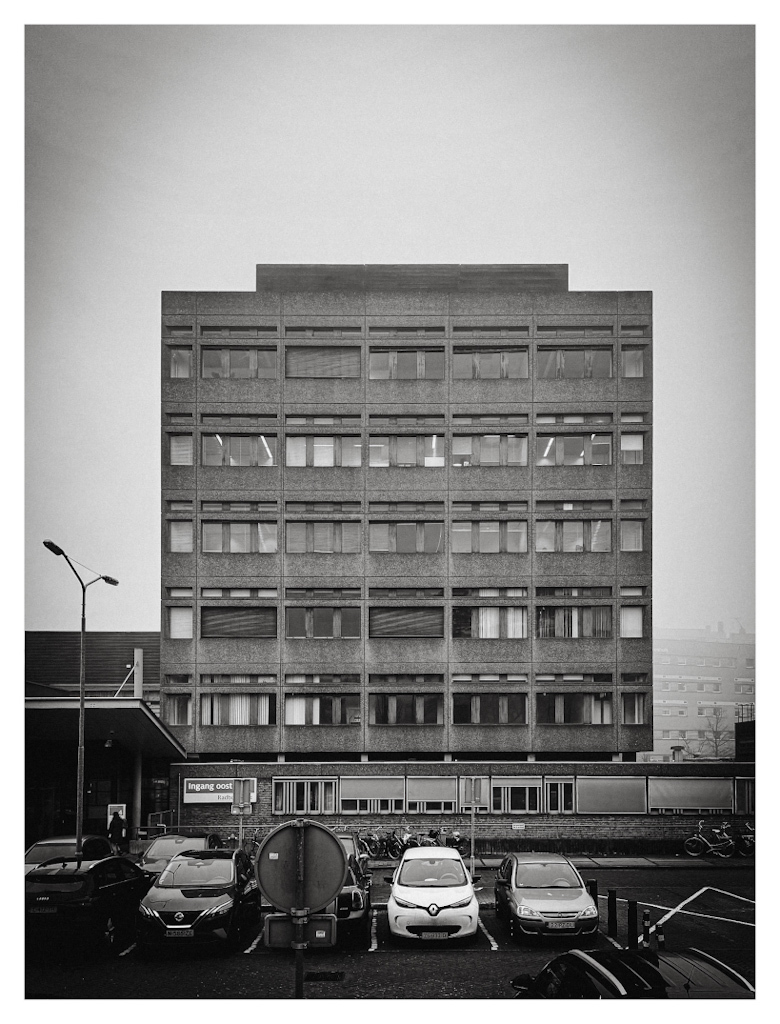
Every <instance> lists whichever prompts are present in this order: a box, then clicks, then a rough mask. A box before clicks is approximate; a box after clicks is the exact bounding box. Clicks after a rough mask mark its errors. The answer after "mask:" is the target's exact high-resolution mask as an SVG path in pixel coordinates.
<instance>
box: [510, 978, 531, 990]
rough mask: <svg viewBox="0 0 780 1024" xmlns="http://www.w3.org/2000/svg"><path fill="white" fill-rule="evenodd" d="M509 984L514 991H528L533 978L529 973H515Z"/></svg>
mask: <svg viewBox="0 0 780 1024" xmlns="http://www.w3.org/2000/svg"><path fill="white" fill-rule="evenodd" d="M509 984H510V985H511V986H512V988H513V989H514V990H515V992H530V990H531V986H532V985H533V978H532V977H531V975H530V974H516V975H515V977H514V978H512V980H511V981H510V983H509Z"/></svg>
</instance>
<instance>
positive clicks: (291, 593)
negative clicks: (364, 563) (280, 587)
mask: <svg viewBox="0 0 780 1024" xmlns="http://www.w3.org/2000/svg"><path fill="white" fill-rule="evenodd" d="M284 596H285V597H287V598H290V599H291V600H293V601H305V600H307V599H312V600H315V601H317V600H327V601H332V600H333V599H334V598H342V597H343V598H344V599H345V600H347V601H353V600H360V587H311V586H309V587H286V588H285V591H284Z"/></svg>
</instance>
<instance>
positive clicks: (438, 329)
mask: <svg viewBox="0 0 780 1024" xmlns="http://www.w3.org/2000/svg"><path fill="white" fill-rule="evenodd" d="M446 330H447V329H446V327H445V326H444V324H436V325H430V324H426V325H423V326H417V325H416V324H412V325H409V324H404V325H399V324H371V325H369V326H368V327H367V331H368V334H369V336H372V337H401V338H417V337H421V338H425V337H443V336H444V335H445V334H446ZM282 331H283V332H284V335H285V337H288V338H318V337H326V338H338V337H344V336H346V337H354V336H355V335H362V334H363V333H364V325H363V324H348V325H346V324H338V325H330V324H328V325H322V324H318V325H316V326H313V325H294V326H288V325H286V324H285V325H283V326H282V327H280V326H279V324H232V325H228V326H220V325H215V324H202V325H201V327H200V335H201V337H204V338H210V337H211V338H213V337H225V338H246V337H257V336H263V335H269V334H273V335H278V334H280V332H282ZM451 331H452V335H453V337H456V338H459V337H460V338H462V337H470V338H514V337H520V338H528V337H530V336H531V325H530V324H482V325H476V326H475V325H472V324H458V323H455V324H452V326H451ZM163 333H164V334H166V335H167V336H169V337H186V336H187V335H192V334H194V333H195V328H194V326H193V324H165V325H163ZM536 333H537V335H539V336H540V337H558V338H560V337H567V338H573V337H579V338H589V337H601V338H603V337H608V338H611V337H612V336H613V334H615V328H614V325H613V324H576V323H575V324H565V325H562V324H538V325H537V327H536ZM649 333H650V326H649V324H621V325H620V334H621V335H622V336H623V337H631V338H644V337H648V336H649Z"/></svg>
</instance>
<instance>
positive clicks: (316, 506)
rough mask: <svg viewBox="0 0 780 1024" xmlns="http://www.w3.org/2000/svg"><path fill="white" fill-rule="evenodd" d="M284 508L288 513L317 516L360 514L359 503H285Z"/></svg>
mask: <svg viewBox="0 0 780 1024" xmlns="http://www.w3.org/2000/svg"><path fill="white" fill-rule="evenodd" d="M284 507H285V508H286V509H287V511H288V512H293V513H301V512H316V513H317V514H318V515H320V514H323V513H326V512H343V513H345V514H346V515H349V514H351V513H355V512H360V502H359V501H286V502H285V503H284Z"/></svg>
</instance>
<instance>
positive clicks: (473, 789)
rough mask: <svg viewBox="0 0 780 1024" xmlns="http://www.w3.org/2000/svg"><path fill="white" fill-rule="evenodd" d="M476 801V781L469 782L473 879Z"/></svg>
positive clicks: (472, 872) (472, 868) (472, 871)
mask: <svg viewBox="0 0 780 1024" xmlns="http://www.w3.org/2000/svg"><path fill="white" fill-rule="evenodd" d="M476 800H477V780H476V779H472V780H471V877H472V878H473V877H474V805H475V803H476Z"/></svg>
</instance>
